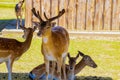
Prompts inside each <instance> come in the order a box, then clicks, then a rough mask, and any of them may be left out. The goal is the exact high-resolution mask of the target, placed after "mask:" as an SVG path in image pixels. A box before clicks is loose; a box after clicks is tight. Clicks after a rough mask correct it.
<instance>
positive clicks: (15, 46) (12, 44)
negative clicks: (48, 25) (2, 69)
mask: <svg viewBox="0 0 120 80" xmlns="http://www.w3.org/2000/svg"><path fill="white" fill-rule="evenodd" d="M20 27H21V28H22V29H23V30H24V35H23V38H25V39H26V40H25V41H24V42H20V41H18V40H16V39H10V38H0V63H2V62H5V63H6V66H7V69H8V80H12V77H11V73H12V66H13V62H14V61H15V60H18V59H19V58H20V57H21V56H22V54H23V53H24V52H26V51H27V50H28V49H29V47H30V44H31V40H32V37H33V32H34V31H35V28H34V29H32V28H25V27H22V26H20Z"/></svg>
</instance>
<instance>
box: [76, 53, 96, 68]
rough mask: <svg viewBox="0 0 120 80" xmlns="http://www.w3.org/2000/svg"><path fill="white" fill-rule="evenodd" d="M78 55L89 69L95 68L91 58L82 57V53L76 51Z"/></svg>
mask: <svg viewBox="0 0 120 80" xmlns="http://www.w3.org/2000/svg"><path fill="white" fill-rule="evenodd" d="M78 53H79V55H80V56H82V57H83V59H82V60H84V62H85V64H86V65H87V66H90V67H93V68H96V67H97V64H96V63H95V62H94V61H93V60H92V58H91V57H90V56H88V55H84V54H83V53H82V52H80V51H78Z"/></svg>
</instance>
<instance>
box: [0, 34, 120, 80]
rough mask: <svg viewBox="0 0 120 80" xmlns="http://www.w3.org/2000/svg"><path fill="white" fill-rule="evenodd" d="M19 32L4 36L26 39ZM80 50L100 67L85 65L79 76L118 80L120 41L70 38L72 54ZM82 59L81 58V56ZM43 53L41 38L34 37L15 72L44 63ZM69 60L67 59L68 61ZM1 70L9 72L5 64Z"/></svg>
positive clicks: (119, 75) (15, 67) (29, 69)
mask: <svg viewBox="0 0 120 80" xmlns="http://www.w3.org/2000/svg"><path fill="white" fill-rule="evenodd" d="M16 35H17V34H5V35H3V36H4V37H10V38H16V39H17V40H19V41H24V40H23V39H22V38H21V36H22V35H20V34H19V35H17V36H16ZM78 50H80V51H82V52H84V53H85V54H87V55H90V56H91V57H92V58H93V60H94V61H95V62H96V63H97V65H98V68H96V69H93V68H90V67H85V69H84V70H82V71H81V72H80V73H79V74H77V75H78V76H100V77H109V78H112V79H113V80H118V79H119V77H120V72H119V70H120V62H119V61H120V58H119V56H120V41H105V40H80V39H76V40H70V47H69V52H70V54H71V55H72V56H75V55H76V54H77V51H78ZM79 59H81V58H79ZM43 62H44V61H43V56H42V54H41V38H37V37H34V38H33V40H32V44H31V47H30V49H29V50H28V51H27V52H26V53H24V54H23V55H22V57H21V58H20V59H19V60H18V61H16V62H15V63H14V65H13V72H18V73H28V72H30V71H31V70H32V69H33V68H34V67H36V66H37V65H39V64H41V63H43ZM66 62H67V61H66ZM0 72H7V70H6V67H5V64H4V63H3V64H1V65H0Z"/></svg>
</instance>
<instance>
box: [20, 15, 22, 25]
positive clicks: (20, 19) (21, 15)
mask: <svg viewBox="0 0 120 80" xmlns="http://www.w3.org/2000/svg"><path fill="white" fill-rule="evenodd" d="M20 25H22V15H20Z"/></svg>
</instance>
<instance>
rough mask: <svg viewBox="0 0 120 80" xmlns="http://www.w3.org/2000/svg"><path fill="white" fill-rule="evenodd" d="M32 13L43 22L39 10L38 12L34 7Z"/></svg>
mask: <svg viewBox="0 0 120 80" xmlns="http://www.w3.org/2000/svg"><path fill="white" fill-rule="evenodd" d="M32 13H33V14H34V16H35V17H37V18H38V19H39V20H40V21H41V22H44V21H43V19H42V18H41V17H40V14H39V11H37V12H36V10H35V8H32Z"/></svg>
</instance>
